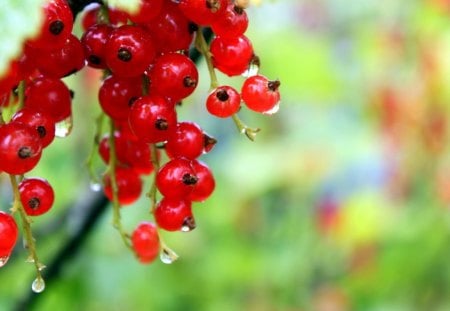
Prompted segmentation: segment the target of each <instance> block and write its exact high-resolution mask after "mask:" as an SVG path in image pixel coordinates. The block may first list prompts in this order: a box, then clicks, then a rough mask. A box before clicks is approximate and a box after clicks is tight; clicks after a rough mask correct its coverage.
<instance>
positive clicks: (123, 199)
mask: <svg viewBox="0 0 450 311" xmlns="http://www.w3.org/2000/svg"><path fill="white" fill-rule="evenodd" d="M103 181H104V191H105V195H106V197H107V198H108V199H109V200H110V201H112V200H113V192H112V185H111V176H110V175H109V174H106V175H105V177H104V179H103ZM116 182H117V188H118V191H117V196H118V200H119V203H120V204H123V205H128V204H132V203H134V202H135V201H136V200H137V199H139V196H140V195H141V192H142V180H141V178H140V177H139V174H138V173H137V172H135V171H134V170H133V169H126V168H119V167H116Z"/></svg>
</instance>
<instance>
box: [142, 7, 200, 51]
mask: <svg viewBox="0 0 450 311" xmlns="http://www.w3.org/2000/svg"><path fill="white" fill-rule="evenodd" d="M145 27H146V28H147V29H148V30H149V31H150V33H151V34H152V36H153V38H154V43H155V45H156V50H157V52H158V53H170V52H176V51H185V50H188V49H189V46H190V45H191V42H192V39H193V35H194V32H195V31H196V30H197V27H196V26H195V24H194V23H192V22H191V21H189V19H187V18H186V16H184V14H183V13H181V11H180V9H179V7H178V5H175V4H173V3H172V2H170V1H165V2H164V5H163V7H162V9H161V12H160V14H159V15H158V16H157V17H156V18H155V19H153V20H152V21H151V22H150V23H148V24H146V25H145Z"/></svg>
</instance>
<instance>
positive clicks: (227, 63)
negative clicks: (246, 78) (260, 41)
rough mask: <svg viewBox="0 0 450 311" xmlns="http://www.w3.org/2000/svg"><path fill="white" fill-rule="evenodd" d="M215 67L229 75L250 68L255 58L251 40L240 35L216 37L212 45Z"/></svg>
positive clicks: (235, 74)
mask: <svg viewBox="0 0 450 311" xmlns="http://www.w3.org/2000/svg"><path fill="white" fill-rule="evenodd" d="M210 50H211V53H212V55H213V64H214V67H216V68H217V69H219V70H220V71H221V72H223V73H225V74H227V75H228V76H237V75H240V74H242V73H243V72H244V71H245V70H247V69H248V67H249V65H250V63H251V60H252V58H253V46H252V44H251V42H250V40H249V39H248V38H247V37H246V36H244V35H242V36H239V37H232V38H227V37H220V36H218V37H215V38H214V39H213V40H212V42H211V46H210Z"/></svg>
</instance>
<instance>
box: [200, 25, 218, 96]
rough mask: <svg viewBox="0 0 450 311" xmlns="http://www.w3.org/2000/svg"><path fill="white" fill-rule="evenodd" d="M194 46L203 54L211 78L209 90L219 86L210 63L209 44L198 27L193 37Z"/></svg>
mask: <svg viewBox="0 0 450 311" xmlns="http://www.w3.org/2000/svg"><path fill="white" fill-rule="evenodd" d="M195 46H196V48H197V50H198V51H199V52H200V53H201V54H203V56H204V57H205V61H206V65H207V66H208V72H209V77H210V79H211V87H210V88H211V90H213V89H215V88H217V87H218V86H219V81H218V79H217V75H216V71H215V69H214V65H213V63H212V58H211V52H210V51H209V45H208V43H207V42H206V40H205V37H204V36H203V31H202V28H201V27H199V28H198V30H197V35H196V37H195Z"/></svg>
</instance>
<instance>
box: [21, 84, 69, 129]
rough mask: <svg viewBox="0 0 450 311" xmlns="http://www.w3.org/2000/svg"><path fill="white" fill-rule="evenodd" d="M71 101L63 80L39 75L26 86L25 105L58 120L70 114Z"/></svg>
mask: <svg viewBox="0 0 450 311" xmlns="http://www.w3.org/2000/svg"><path fill="white" fill-rule="evenodd" d="M71 101H72V99H71V95H70V91H69V89H68V88H67V86H66V85H65V84H64V82H62V81H61V80H59V79H52V78H45V77H39V78H37V79H36V80H34V81H33V82H32V83H31V84H30V85H29V86H28V87H27V90H26V98H25V107H29V108H32V109H35V110H39V111H44V112H45V113H47V114H49V115H50V116H51V117H52V118H53V119H54V120H55V122H58V121H62V120H64V119H67V118H68V117H69V116H70V115H71V113H72V107H71Z"/></svg>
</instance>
